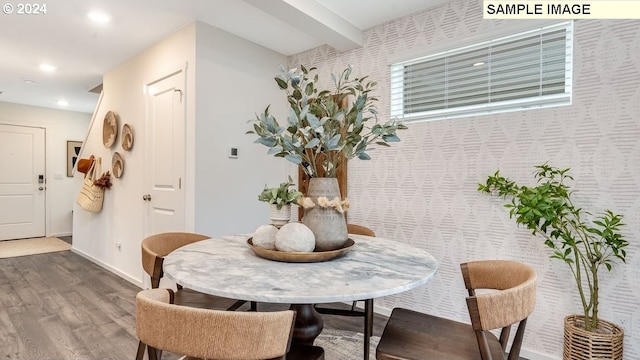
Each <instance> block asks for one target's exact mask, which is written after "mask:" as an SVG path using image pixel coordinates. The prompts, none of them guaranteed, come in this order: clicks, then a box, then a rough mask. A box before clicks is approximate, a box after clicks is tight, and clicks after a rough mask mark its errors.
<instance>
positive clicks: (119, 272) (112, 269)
mask: <svg viewBox="0 0 640 360" xmlns="http://www.w3.org/2000/svg"><path fill="white" fill-rule="evenodd" d="M71 251H72V252H74V253H76V254H78V255H80V256H82V257H83V258H85V259H87V260H89V261H91V262H92V263H94V264H96V265H98V266H100V267H102V268H104V269H106V270H108V271H110V272H112V273H114V274H116V275H118V276H119V277H121V278H123V279H125V280H127V281H128V282H130V283H132V284H133V285H136V286H137V287H139V288H141V289H142V288H143V284H142V282H140V280H138V279H135V278H133V277H131V276H129V275H127V274H125V273H123V272H122V271H120V270H118V269H116V268H114V267H113V266H111V265H108V264H105V263H103V262H102V261H100V260H98V259H96V258H94V257H93V256H91V255H89V254H87V253H85V252H82V251H80V250H78V249H76V248H75V247H72V248H71Z"/></svg>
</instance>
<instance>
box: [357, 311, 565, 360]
mask: <svg viewBox="0 0 640 360" xmlns="http://www.w3.org/2000/svg"><path fill="white" fill-rule="evenodd" d="M349 304H350V303H349ZM357 306H358V307H361V302H358V305H357ZM373 308H374V312H375V313H376V314H380V315H383V316H386V317H389V316H390V315H391V310H393V309H388V308H385V307H382V306H374V307H373ZM525 337H526V335H525ZM520 357H522V358H525V359H528V360H560V358H556V357H552V356H549V355H544V354H540V353H538V352H535V351H532V350H527V349H525V348H522V350H520Z"/></svg>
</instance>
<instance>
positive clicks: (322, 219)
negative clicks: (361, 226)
mask: <svg viewBox="0 0 640 360" xmlns="http://www.w3.org/2000/svg"><path fill="white" fill-rule="evenodd" d="M306 195H307V197H309V198H310V199H311V201H313V203H314V205H315V206H314V207H312V208H305V209H304V216H303V217H302V223H303V224H305V225H306V226H307V227H308V228H309V229H311V231H312V232H313V235H314V236H315V238H316V248H315V251H328V250H335V249H340V248H342V247H343V246H344V244H345V243H346V242H347V239H348V234H347V221H346V219H345V216H344V213H341V212H339V211H337V210H336V209H335V208H332V207H325V208H323V207H322V206H320V205H319V204H318V198H319V197H326V198H327V199H328V200H329V201H331V200H333V199H335V198H336V197H337V198H339V199H341V197H340V188H339V186H338V179H336V178H324V177H320V178H311V179H310V180H309V187H308V190H307V194H306Z"/></svg>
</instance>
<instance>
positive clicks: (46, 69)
mask: <svg viewBox="0 0 640 360" xmlns="http://www.w3.org/2000/svg"><path fill="white" fill-rule="evenodd" d="M56 69H57V68H56V67H55V66H53V65H51V64H40V70H42V71H44V72H48V73H50V72H54V71H56Z"/></svg>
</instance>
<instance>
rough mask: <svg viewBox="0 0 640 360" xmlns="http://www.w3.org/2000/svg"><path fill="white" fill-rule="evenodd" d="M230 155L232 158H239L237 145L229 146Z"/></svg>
mask: <svg viewBox="0 0 640 360" xmlns="http://www.w3.org/2000/svg"><path fill="white" fill-rule="evenodd" d="M229 157H230V158H232V159H237V158H238V148H236V147H231V148H229Z"/></svg>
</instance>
